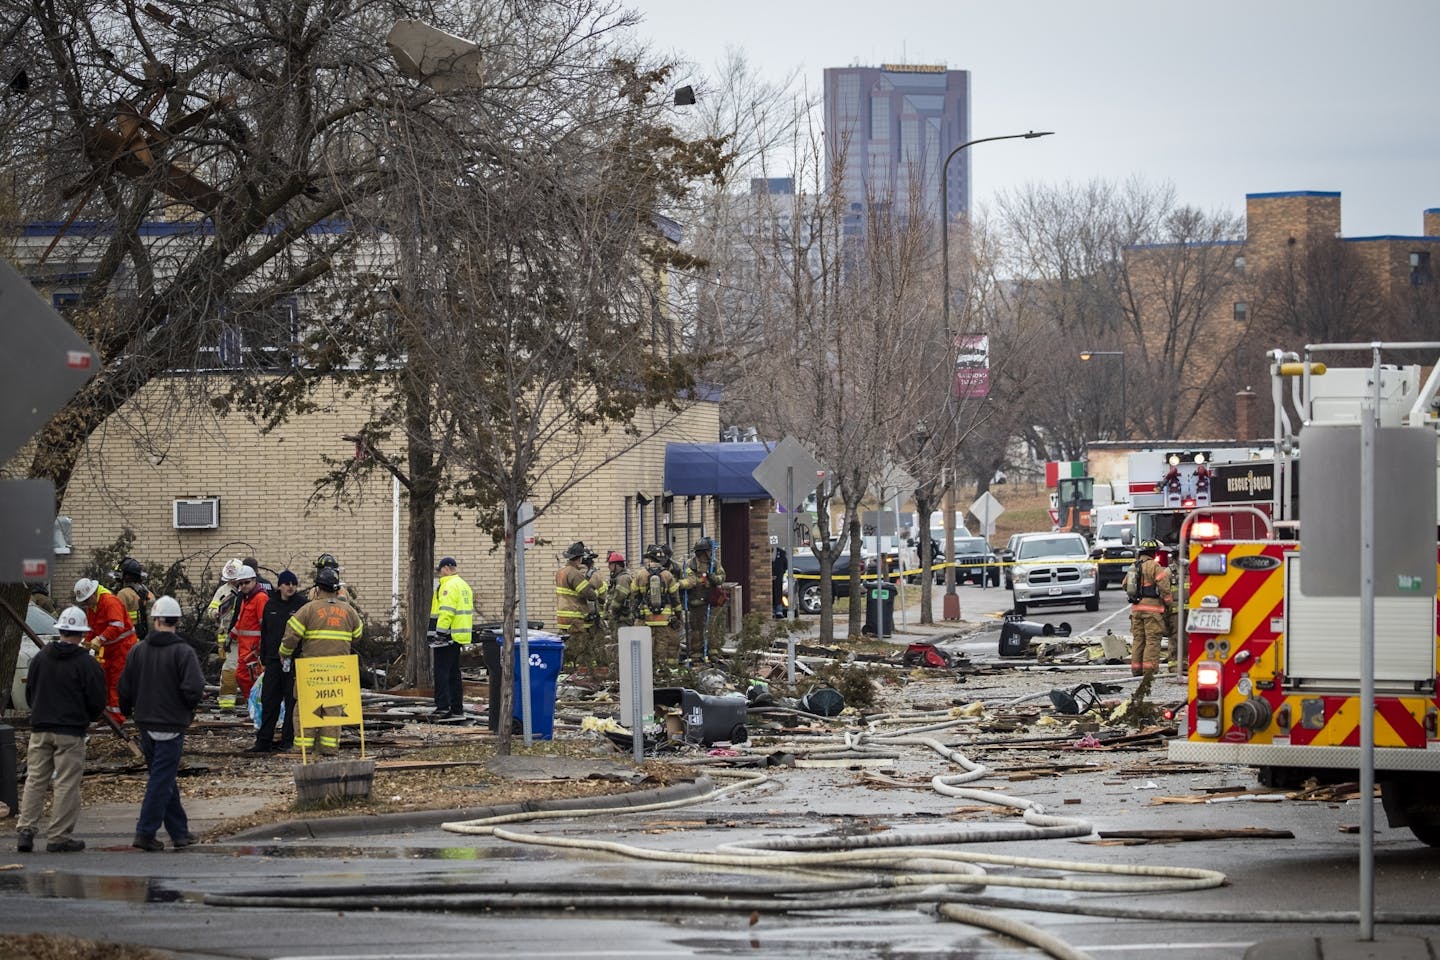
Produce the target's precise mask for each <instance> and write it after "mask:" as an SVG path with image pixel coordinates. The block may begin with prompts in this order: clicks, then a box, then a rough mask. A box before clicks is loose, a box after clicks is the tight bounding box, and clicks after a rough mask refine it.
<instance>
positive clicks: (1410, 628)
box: [1131, 344, 1440, 846]
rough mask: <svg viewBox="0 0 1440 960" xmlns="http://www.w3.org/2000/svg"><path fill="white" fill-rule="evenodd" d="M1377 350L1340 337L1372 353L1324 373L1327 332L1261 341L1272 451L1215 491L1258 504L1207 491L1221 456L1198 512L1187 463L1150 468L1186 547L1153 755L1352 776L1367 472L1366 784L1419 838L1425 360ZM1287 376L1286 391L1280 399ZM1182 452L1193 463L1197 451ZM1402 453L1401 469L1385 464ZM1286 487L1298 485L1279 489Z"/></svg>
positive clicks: (1429, 533) (1432, 543) (1423, 755)
mask: <svg viewBox="0 0 1440 960" xmlns="http://www.w3.org/2000/svg"><path fill="white" fill-rule="evenodd" d="M1382 346H1383V345H1375V344H1365V345H1358V346H1357V347H1356V349H1364V350H1374V351H1375V356H1376V360H1375V365H1374V366H1372V367H1362V368H1346V369H1337V368H1335V367H1330V368H1329V369H1328V370H1327V369H1325V367H1324V365H1323V364H1319V363H1317V362H1314V361H1313V360H1312V352H1311V351H1312V349H1314V350H1316V351H1319V352H1322V353H1328V352H1330V351H1335V352H1339V351H1340V350H1341V345H1321V346H1318V347H1314V348H1311V347H1307V348H1306V352H1305V358H1304V360H1303V361H1300V359H1299V358H1298V357H1296V356H1295V355H1294V354H1281V353H1280V352H1279V351H1273V352H1272V353H1271V366H1272V380H1273V384H1272V387H1273V391H1272V392H1273V396H1274V399H1275V402H1276V408H1277V411H1278V413H1277V415H1276V418H1275V419H1276V442H1275V448H1274V449H1275V450H1276V451H1279V452H1280V456H1278V457H1276V458H1274V459H1272V460H1269V461H1263V462H1261V461H1256V462H1255V463H1254V469H1255V473H1254V474H1253V475H1252V474H1248V473H1247V474H1241V473H1231V472H1229V471H1227V473H1226V474H1225V475H1224V476H1225V477H1227V478H1232V479H1226V480H1225V481H1224V482H1225V483H1226V485H1227V489H1228V488H1231V487H1235V488H1238V487H1242V486H1246V485H1249V486H1250V487H1252V488H1254V489H1257V490H1258V488H1259V487H1260V486H1268V487H1269V492H1270V494H1271V497H1270V503H1269V504H1268V505H1264V504H1259V503H1257V504H1254V505H1251V506H1247V505H1243V504H1216V503H1215V493H1216V490H1217V482H1219V481H1220V475H1219V474H1218V471H1219V470H1220V469H1221V468H1222V467H1223V466H1225V464H1226V462H1225V461H1217V460H1215V459H1211V458H1210V457H1207V458H1206V460H1205V463H1206V464H1208V465H1209V467H1210V475H1209V477H1208V478H1205V479H1207V480H1208V486H1209V493H1210V505H1209V512H1208V513H1207V510H1206V505H1204V504H1202V503H1201V502H1200V501H1201V499H1202V498H1203V493H1204V485H1203V484H1202V482H1201V476H1200V473H1199V470H1198V469H1189V470H1186V469H1177V474H1176V476H1175V477H1170V475H1169V474H1168V473H1167V475H1166V476H1167V479H1165V480H1163V481H1162V485H1163V486H1164V488H1165V493H1164V495H1165V497H1166V499H1167V503H1168V502H1170V501H1173V499H1174V498H1175V497H1177V496H1178V498H1179V501H1180V506H1181V508H1182V509H1183V508H1184V507H1185V505H1186V503H1187V502H1188V499H1189V498H1190V497H1192V496H1193V497H1194V499H1195V501H1196V502H1195V505H1194V507H1193V508H1191V509H1190V511H1189V514H1188V522H1185V523H1184V525H1183V528H1182V529H1180V530H1178V531H1177V533H1179V534H1180V536H1179V538H1178V544H1179V550H1180V553H1181V555H1182V556H1185V557H1187V562H1186V563H1185V565H1184V568H1185V575H1184V576H1183V577H1181V578H1180V592H1179V598H1180V602H1181V604H1182V607H1183V612H1184V616H1183V617H1182V619H1181V628H1180V633H1181V638H1180V644H1181V646H1180V649H1182V650H1184V651H1185V653H1186V656H1185V663H1186V667H1187V669H1188V689H1187V700H1188V702H1187V706H1186V712H1185V716H1186V726H1187V729H1186V731H1185V732H1184V735H1183V736H1182V737H1180V738H1177V739H1176V740H1174V741H1172V742H1171V744H1170V751H1169V755H1170V758H1171V759H1172V760H1176V761H1182V762H1210V763H1231V764H1243V765H1249V766H1254V767H1256V768H1258V771H1259V779H1260V782H1261V783H1262V784H1265V785H1267V786H1274V787H1292V786H1299V785H1301V784H1303V783H1305V782H1306V781H1307V780H1312V779H1313V780H1314V781H1316V782H1317V783H1341V782H1349V781H1353V780H1356V779H1357V771H1358V770H1359V769H1360V767H1361V764H1362V763H1363V754H1362V744H1361V730H1362V723H1361V719H1362V718H1361V713H1362V710H1361V703H1362V699H1363V696H1364V691H1363V690H1362V686H1363V685H1362V675H1363V674H1362V671H1363V670H1364V667H1363V665H1362V655H1361V651H1362V636H1363V630H1362V626H1361V625H1362V622H1363V621H1362V615H1363V613H1364V611H1365V610H1366V609H1368V608H1367V607H1366V606H1365V605H1364V604H1365V600H1366V599H1367V597H1366V596H1365V595H1364V594H1363V592H1362V591H1361V590H1360V589H1359V588H1358V587H1357V586H1356V584H1359V583H1361V582H1362V580H1363V578H1362V576H1361V573H1360V571H1361V570H1362V568H1361V567H1360V565H1359V564H1360V557H1361V555H1362V549H1361V545H1360V544H1361V537H1360V536H1359V530H1360V526H1359V519H1358V518H1359V517H1360V515H1361V510H1362V498H1361V496H1360V495H1359V493H1358V491H1359V490H1361V489H1364V487H1363V486H1362V484H1369V489H1370V491H1371V492H1370V494H1369V501H1368V502H1372V503H1374V508H1373V509H1374V511H1375V514H1374V515H1375V517H1376V518H1377V519H1376V524H1377V525H1376V527H1375V528H1374V529H1375V531H1376V533H1375V536H1374V543H1375V547H1374V552H1373V556H1374V557H1376V558H1379V559H1377V560H1376V561H1375V562H1374V564H1373V566H1372V567H1371V574H1372V575H1371V578H1370V581H1369V582H1370V583H1372V584H1373V586H1372V587H1371V588H1370V592H1369V595H1368V598H1369V599H1373V602H1374V624H1375V625H1374V628H1373V630H1372V631H1371V633H1372V635H1373V653H1374V656H1373V668H1372V671H1371V674H1372V677H1373V697H1374V711H1373V714H1372V716H1373V723H1372V724H1371V729H1372V731H1373V733H1372V741H1373V748H1374V749H1373V758H1374V771H1375V782H1376V783H1378V784H1379V785H1380V788H1381V797H1382V801H1383V804H1384V808H1385V812H1386V815H1387V818H1388V820H1389V823H1390V825H1391V826H1392V827H1401V826H1405V827H1409V828H1410V829H1411V831H1412V832H1413V833H1414V834H1415V836H1416V837H1418V838H1419V839H1420V840H1422V841H1423V842H1425V843H1427V844H1429V845H1432V846H1440V734H1437V715H1440V699H1437V660H1440V652H1437V637H1440V621H1437V615H1436V609H1437V606H1436V599H1437V598H1436V581H1437V576H1436V574H1437V571H1436V566H1437V557H1440V549H1437V543H1436V507H1435V498H1436V493H1435V490H1436V482H1435V472H1436V442H1435V437H1436V428H1437V414H1436V408H1437V405H1436V403H1435V397H1436V393H1437V388H1440V367H1436V368H1435V371H1434V372H1432V373H1431V374H1430V376H1429V378H1428V379H1427V380H1425V382H1424V383H1423V385H1422V382H1421V381H1422V377H1421V373H1422V370H1421V368H1420V367H1419V366H1393V365H1387V366H1382V365H1381V364H1380V359H1379V357H1380V353H1379V349H1380V347H1382ZM1406 346H1411V345H1406ZM1345 349H1351V348H1350V347H1348V346H1346V347H1345ZM1377 370H1378V371H1379V372H1380V377H1379V378H1378V379H1379V387H1378V389H1377V387H1376V377H1375V376H1374V374H1375V371H1377ZM1286 383H1288V384H1289V385H1290V387H1291V393H1292V397H1291V400H1290V403H1289V405H1288V406H1287V404H1286V402H1285V396H1284V394H1285V391H1284V389H1283V386H1284V384H1286ZM1377 394H1378V396H1379V404H1378V409H1379V428H1380V429H1379V431H1378V434H1377V435H1378V436H1380V439H1381V440H1382V441H1384V442H1376V443H1375V444H1374V449H1375V450H1376V451H1377V452H1376V453H1375V458H1376V459H1375V460H1372V461H1370V462H1372V463H1378V464H1380V468H1379V475H1378V478H1372V479H1369V480H1362V479H1361V477H1362V470H1363V469H1365V468H1364V467H1363V464H1364V457H1365V455H1362V451H1363V450H1364V448H1363V447H1361V446H1360V445H1359V444H1360V440H1359V437H1360V435H1361V427H1360V426H1359V424H1360V423H1361V417H1362V413H1363V415H1366V416H1368V415H1369V414H1368V413H1367V412H1366V411H1368V410H1373V409H1376V406H1375V404H1374V401H1373V400H1372V399H1370V398H1372V397H1374V396H1376V395H1377ZM1292 414H1293V416H1295V417H1296V421H1295V429H1294V431H1293V433H1292V421H1291V416H1292ZM1295 434H1298V436H1297V435H1295ZM1386 438H1391V439H1386ZM1401 447H1403V448H1404V450H1405V451H1407V452H1405V456H1408V457H1409V459H1408V461H1407V460H1404V458H1403V457H1401V456H1400V455H1399V454H1395V456H1396V457H1397V458H1398V459H1396V460H1395V461H1394V462H1390V461H1387V460H1386V459H1384V457H1386V456H1390V455H1391V452H1393V451H1395V450H1399V449H1400V448H1401ZM1302 450H1303V451H1304V452H1305V455H1306V456H1305V463H1306V467H1305V472H1304V477H1303V482H1297V480H1298V479H1299V477H1300V475H1299V471H1298V470H1297V469H1296V468H1297V467H1298V461H1299V458H1300V456H1301V451H1302ZM1177 457H1178V458H1179V459H1178V462H1176V461H1175V460H1167V464H1168V465H1169V466H1171V467H1175V468H1183V466H1184V463H1185V460H1184V451H1177ZM1192 462H1196V464H1197V468H1198V466H1199V464H1198V461H1192ZM1232 462H1233V461H1232ZM1402 462H1403V463H1407V464H1408V466H1404V467H1400V466H1397V465H1396V464H1397V463H1402ZM1236 469H1237V470H1238V467H1237V468H1236ZM1369 469H1370V470H1371V471H1372V472H1373V471H1374V470H1375V468H1374V467H1372V468H1369ZM1176 479H1178V490H1175V489H1174V487H1175V486H1176V485H1177V484H1175V483H1174V481H1175V480H1176ZM1142 485H1143V481H1142V480H1140V479H1139V478H1137V477H1136V476H1135V474H1134V473H1133V468H1132V479H1131V494H1132V497H1138V496H1145V495H1146V494H1145V492H1144V491H1143V490H1142V489H1140V487H1141V486H1142ZM1297 489H1298V491H1299V493H1300V494H1301V496H1299V497H1298V498H1297V497H1295V496H1294V495H1292V494H1291V493H1290V491H1293V490H1297ZM1377 491H1378V494H1377ZM1297 501H1298V502H1297ZM1297 507H1302V508H1304V509H1301V510H1299V512H1297ZM1297 521H1298V522H1297ZM1170 523H1173V520H1172V519H1166V518H1162V517H1159V516H1157V517H1155V518H1153V520H1152V525H1151V528H1150V532H1149V533H1142V534H1141V536H1142V537H1144V536H1156V534H1157V532H1160V531H1163V530H1164V529H1165V527H1164V524H1170ZM1161 539H1164V538H1163V537H1161ZM1302 545H1303V546H1304V549H1302ZM1302 556H1303V557H1305V559H1306V561H1307V565H1308V566H1310V567H1311V568H1312V569H1311V570H1310V571H1309V573H1308V574H1307V573H1304V572H1302V566H1301V557H1302ZM1427 568H1428V569H1427ZM1326 578H1328V579H1326Z"/></svg>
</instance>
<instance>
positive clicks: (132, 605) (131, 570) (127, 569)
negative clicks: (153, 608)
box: [115, 557, 155, 639]
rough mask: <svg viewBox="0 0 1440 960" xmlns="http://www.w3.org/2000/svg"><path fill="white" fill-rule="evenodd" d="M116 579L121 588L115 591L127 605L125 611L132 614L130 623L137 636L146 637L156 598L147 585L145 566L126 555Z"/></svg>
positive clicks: (148, 633) (117, 571) (116, 573)
mask: <svg viewBox="0 0 1440 960" xmlns="http://www.w3.org/2000/svg"><path fill="white" fill-rule="evenodd" d="M115 579H116V580H118V581H119V582H120V589H119V590H116V591H115V596H117V597H119V598H120V602H121V603H123V604H124V605H125V612H126V613H128V614H129V615H130V624H131V625H132V626H133V627H134V628H135V636H137V637H140V638H141V639H144V638H145V637H147V636H149V635H150V604H151V603H152V602H154V599H155V598H154V596H153V595H152V594H151V593H150V589H149V588H148V587H146V586H145V568H144V567H142V566H141V565H140V561H139V560H136V559H135V558H134V557H126V558H125V559H124V560H121V561H120V569H118V570H116V571H115Z"/></svg>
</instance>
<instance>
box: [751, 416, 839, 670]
mask: <svg viewBox="0 0 1440 960" xmlns="http://www.w3.org/2000/svg"><path fill="white" fill-rule="evenodd" d="M826 473H828V471H827V470H826V469H825V467H824V466H822V465H821V463H820V461H819V460H816V459H815V458H814V457H813V456H811V454H810V451H809V450H806V449H805V447H804V446H803V445H802V444H801V443H800V441H799V440H796V439H795V438H794V437H786V438H785V439H784V440H781V441H780V442H779V443H777V444H776V445H775V449H774V450H771V451H770V454H769V456H767V457H766V458H765V459H764V460H762V461H760V465H759V466H758V467H756V468H755V469H754V470H752V471H750V475H751V476H752V477H754V478H755V480H756V481H757V482H758V483H759V484H760V486H762V487H764V488H765V490H766V492H767V493H769V494H770V496H771V497H773V498H774V499H775V501H776V502H777V503H778V504H779V505H780V509H781V511H782V512H784V513H789V514H795V513H799V512H800V506H801V505H800V503H797V502H796V501H797V499H798V500H801V501H803V500H804V499H805V498H807V497H809V496H810V494H812V493H814V492H815V488H816V487H818V486H820V483H821V482H822V481H823V480H824V479H825V475H826ZM794 557H795V525H794V524H793V523H792V524H790V525H789V526H788V527H787V528H786V533H785V563H786V565H787V567H788V566H789V564H790V563H792V562H793V559H794ZM786 594H787V596H788V598H789V601H790V603H789V609H790V619H791V620H795V619H796V618H797V617H798V616H799V611H798V610H797V609H796V597H795V575H794V573H793V572H792V573H791V575H790V577H789V586H788V588H787V590H786ZM785 646H786V649H787V656H786V662H787V664H788V668H787V670H786V676H787V678H788V679H789V682H791V683H794V682H795V638H794V637H793V635H792V636H791V637H789V638H788V639H787V640H786V644H785Z"/></svg>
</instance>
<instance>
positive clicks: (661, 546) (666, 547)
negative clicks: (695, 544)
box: [655, 543, 675, 558]
mask: <svg viewBox="0 0 1440 960" xmlns="http://www.w3.org/2000/svg"><path fill="white" fill-rule="evenodd" d="M655 549H657V550H659V551H660V556H662V557H667V558H668V557H670V556H671V555H673V554H674V552H675V551H674V550H672V549H670V544H668V543H657V544H656V545H655Z"/></svg>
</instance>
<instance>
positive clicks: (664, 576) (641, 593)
mask: <svg viewBox="0 0 1440 960" xmlns="http://www.w3.org/2000/svg"><path fill="white" fill-rule="evenodd" d="M630 595H631V597H633V598H634V610H635V618H636V622H637V623H642V624H644V625H645V626H647V627H649V628H650V639H651V650H652V662H653V663H654V665H655V667H657V668H658V667H659V666H660V665H661V664H664V665H665V666H667V667H675V666H678V665H679V662H680V633H679V630H678V629H677V628H678V627H679V626H680V614H679V610H680V581H679V579H678V578H677V577H676V576H675V574H673V573H671V572H670V570H669V569H668V565H667V564H666V563H665V555H664V553H663V552H662V551H661V549H660V547H659V545H657V544H651V545H650V546H648V547H646V548H645V565H644V566H643V567H641V568H640V570H639V572H637V573H636V574H635V579H634V583H633V585H632V587H631V593H630Z"/></svg>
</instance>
